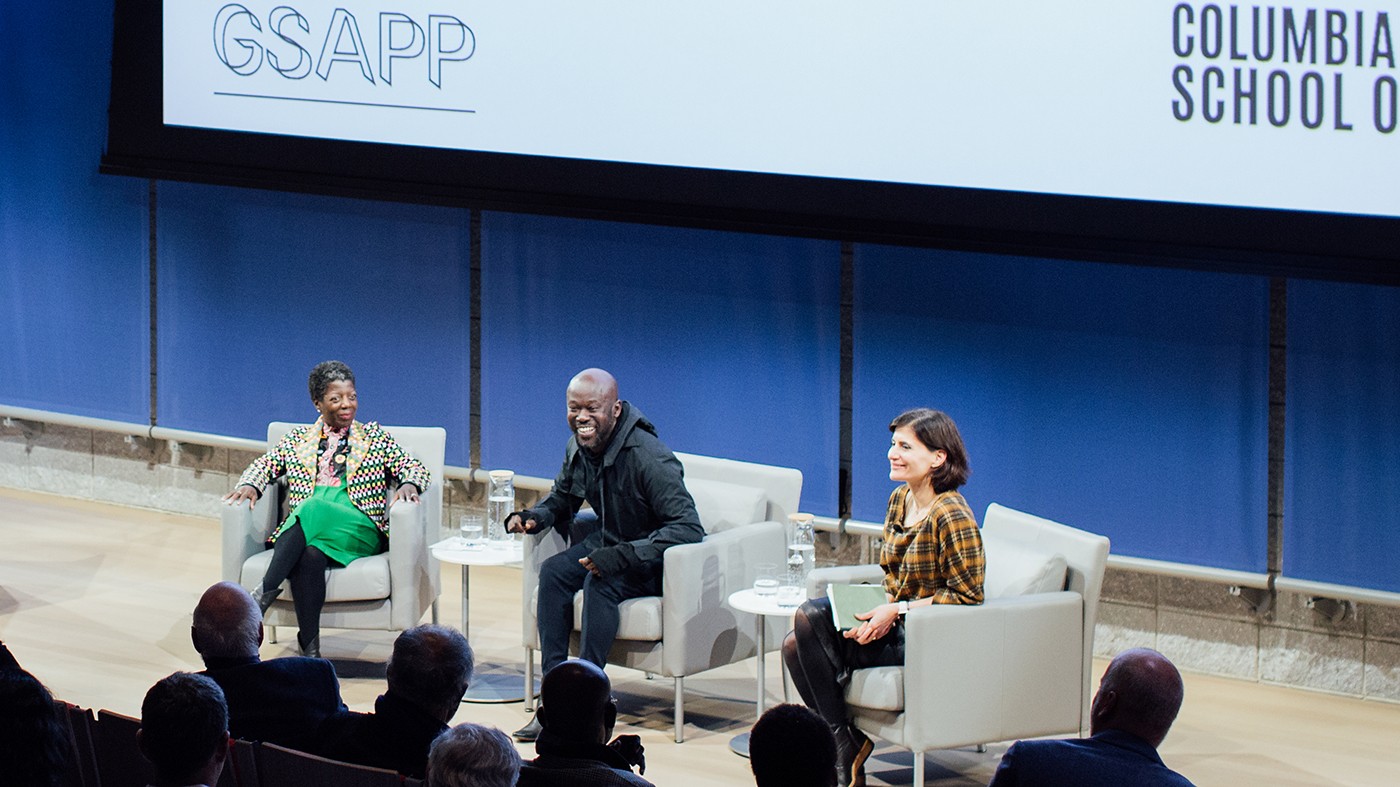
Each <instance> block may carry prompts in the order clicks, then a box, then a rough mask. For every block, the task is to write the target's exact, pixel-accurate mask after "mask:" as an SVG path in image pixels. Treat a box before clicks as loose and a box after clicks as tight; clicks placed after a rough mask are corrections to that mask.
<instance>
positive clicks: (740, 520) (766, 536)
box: [521, 453, 802, 743]
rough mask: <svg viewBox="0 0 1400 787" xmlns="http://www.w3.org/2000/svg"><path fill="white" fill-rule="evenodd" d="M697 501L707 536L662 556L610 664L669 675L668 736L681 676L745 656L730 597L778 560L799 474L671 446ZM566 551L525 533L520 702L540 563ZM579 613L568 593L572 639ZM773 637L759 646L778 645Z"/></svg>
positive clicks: (747, 632) (746, 618)
mask: <svg viewBox="0 0 1400 787" xmlns="http://www.w3.org/2000/svg"><path fill="white" fill-rule="evenodd" d="M676 458H678V459H680V461H681V465H682V466H683V467H684V468H685V485H686V488H687V489H688V490H689V491H690V494H691V496H692V497H693V498H694V499H695V507H696V509H697V511H698V513H699V514H700V524H701V525H702V526H703V527H704V528H705V533H706V536H705V539H704V540H703V541H701V542H700V543H697V544H684V545H681V546H675V547H671V548H670V549H667V550H666V552H665V553H664V554H663V555H662V560H663V570H662V580H661V582H662V591H661V592H662V595H660V596H646V597H643V598H636V599H630V600H628V601H625V602H623V603H622V604H621V606H620V607H619V612H620V613H621V616H622V620H621V625H620V626H619V628H618V633H617V639H616V641H615V642H614V643H613V647H612V651H611V652H610V653H609V654H608V663H610V664H617V665H619V666H623V667H630V668H632V669H638V670H642V671H645V672H648V673H651V674H654V675H661V676H664V677H668V678H673V679H674V680H675V703H676V705H675V708H676V711H675V739H676V742H677V743H680V742H682V741H683V740H684V739H685V694H684V682H685V678H686V676H688V675H694V674H696V673H698V672H703V671H705V670H708V669H713V668H715V667H721V666H724V665H725V664H732V663H734V662H736V661H740V660H742V659H746V658H748V657H750V656H753V655H754V654H755V653H756V652H757V650H756V647H755V643H754V641H753V640H754V638H753V631H754V628H755V626H754V620H753V616H752V615H751V614H749V613H746V612H738V611H735V610H734V609H731V608H730V607H729V605H728V603H727V599H728V598H729V594H730V593H733V592H734V591H736V590H740V589H742V588H745V587H748V586H749V585H750V584H751V583H752V582H753V577H752V573H753V567H754V566H755V565H757V564H758V563H779V564H780V563H782V562H783V560H784V558H785V556H786V550H787V536H786V522H787V516H788V514H791V513H795V512H796V511H797V505H798V499H799V497H800V496H801V493H802V472H801V471H799V470H795V469H792V468H786V467H773V466H769V465H759V464H753V463H750V462H738V461H734V460H731V459H717V458H714V457H707V456H696V455H693V454H682V453H677V454H676ZM565 548H566V545H565V543H564V539H563V537H562V536H561V535H560V534H559V533H557V532H555V531H554V530H552V529H551V530H550V531H548V532H546V533H542V534H539V535H534V536H526V537H525V552H524V571H523V576H522V583H523V584H522V596H521V598H522V603H521V612H522V617H523V619H522V626H521V632H522V634H523V639H524V645H525V693H526V707H531V706H532V705H533V702H534V697H533V694H534V685H535V679H534V673H535V651H536V650H537V649H538V648H539V634H538V629H537V627H536V622H535V612H536V603H535V599H536V595H537V591H538V588H539V569H540V564H541V563H543V562H544V561H545V560H546V559H548V558H549V557H552V556H553V555H555V554H558V553H559V552H561V551H563V550H564V549H565ZM582 619H583V598H582V593H580V594H578V595H577V596H575V599H574V632H575V633H574V641H573V643H572V648H573V649H574V650H575V652H577V648H578V629H579V627H580V624H581V622H582ZM777 643H778V637H777V636H773V637H771V638H770V641H769V642H767V643H765V644H764V650H772V649H773V648H775V647H777Z"/></svg>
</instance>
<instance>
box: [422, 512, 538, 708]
mask: <svg viewBox="0 0 1400 787" xmlns="http://www.w3.org/2000/svg"><path fill="white" fill-rule="evenodd" d="M429 548H430V549H431V550H432V553H433V557H435V558H437V559H438V560H441V561H442V562H444V563H455V564H457V565H459V566H461V567H462V634H463V636H466V637H467V641H468V642H470V641H471V634H470V632H469V631H468V628H469V626H470V625H471V568H472V566H506V565H512V564H513V565H516V566H518V565H520V561H521V559H522V549H523V547H522V546H521V544H520V542H518V541H517V542H510V541H487V542H486V545H485V546H482V547H478V548H475V549H469V548H467V547H466V546H464V544H463V542H462V540H461V539H460V538H456V537H453V538H449V539H446V540H444V541H439V542H438V543H436V544H433V545H432V546H431V547H429ZM481 666H482V665H478V669H477V671H476V672H475V674H473V675H472V680H471V685H470V686H469V687H468V688H467V694H466V696H464V697H462V702H520V701H521V700H523V699H525V691H524V688H523V686H524V684H523V683H522V681H523V680H524V678H523V677H522V676H521V674H520V673H519V672H516V673H515V674H513V675H512V674H508V673H488V672H485V671H483V670H481V669H480V667H481Z"/></svg>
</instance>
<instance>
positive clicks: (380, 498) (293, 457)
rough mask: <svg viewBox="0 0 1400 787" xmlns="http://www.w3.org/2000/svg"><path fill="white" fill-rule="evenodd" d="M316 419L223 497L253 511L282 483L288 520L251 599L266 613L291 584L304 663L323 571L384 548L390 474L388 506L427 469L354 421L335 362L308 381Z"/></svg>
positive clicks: (316, 639)
mask: <svg viewBox="0 0 1400 787" xmlns="http://www.w3.org/2000/svg"><path fill="white" fill-rule="evenodd" d="M307 387H308V388H309V389H310V393H311V402H312V404H314V405H316V411H317V412H318V413H320V416H321V417H320V418H317V419H316V423H314V424H311V425H310V426H299V427H297V428H296V429H293V430H292V431H290V432H288V433H287V436H286V437H283V438H282V440H281V441H280V442H278V443H277V445H276V446H275V447H274V448H273V449H272V450H271V451H268V452H267V453H266V454H263V455H262V456H260V457H258V458H257V459H254V460H253V463H252V464H250V465H248V469H247V470H245V471H243V476H242V477H241V478H239V479H238V486H237V487H236V488H235V489H234V490H233V491H232V492H229V493H228V495H226V496H225V497H224V500H225V501H226V502H228V503H230V504H232V505H238V504H239V503H241V502H242V501H244V500H247V501H248V504H249V505H252V504H253V503H254V502H255V501H256V500H257V499H258V497H259V495H261V494H262V489H263V487H264V486H266V485H267V483H268V482H270V481H271V480H272V479H274V478H278V477H280V476H283V475H285V476H286V478H287V508H288V509H289V510H290V512H291V513H289V514H288V515H287V520H286V521H285V522H283V523H282V524H281V525H280V526H279V527H278V528H277V530H276V531H275V532H273V534H272V537H271V539H269V540H270V541H271V542H272V549H273V552H272V560H271V561H270V562H269V563H268V566H267V574H266V575H265V576H264V577H263V580H262V584H261V585H260V586H259V588H258V590H257V592H256V593H255V595H256V596H257V598H258V606H259V607H260V608H261V609H262V611H263V612H267V609H268V607H270V606H272V602H273V601H274V600H275V599H276V598H277V596H278V595H280V594H281V593H282V583H283V582H284V581H286V580H288V579H290V580H291V584H292V605H293V606H294V607H295V608H296V613H297V644H298V645H300V646H301V653H302V655H303V656H313V657H318V658H319V657H320V655H321V642H320V631H321V607H322V606H323V605H324V604H325V600H326V574H325V571H326V569H327V568H329V567H331V566H345V565H348V564H349V563H350V561H352V560H355V559H356V558H361V557H366V556H368V555H375V554H378V553H380V552H383V551H384V550H385V548H386V547H387V546H388V537H389V517H388V515H387V510H386V506H385V496H386V495H385V493H386V491H387V490H388V484H389V479H390V477H392V478H394V479H397V480H398V481H399V486H398V489H397V490H396V491H395V492H394V495H393V499H392V500H391V501H389V502H390V503H391V504H392V503H394V502H398V501H399V500H410V501H416V500H417V499H418V494H419V492H421V491H422V490H423V489H426V488H427V485H428V481H429V477H428V470H427V468H425V467H424V466H423V463H422V462H419V461H418V460H417V459H415V458H414V457H413V455H412V454H410V453H408V452H407V451H405V450H403V448H402V447H400V446H399V444H398V443H397V442H396V441H395V440H394V438H393V436H392V435H390V434H389V433H388V432H387V431H385V429H384V428H383V427H381V426H380V425H379V424H377V423H374V422H373V421H371V422H370V423H360V422H359V421H356V420H355V413H356V412H357V411H358V410H359V405H360V402H359V397H358V396H356V394H355V373H354V372H352V371H350V367H348V366H346V365H345V364H343V363H341V362H340V361H323V362H321V363H319V364H316V368H314V369H312V370H311V377H310V379H309V380H308V381H307Z"/></svg>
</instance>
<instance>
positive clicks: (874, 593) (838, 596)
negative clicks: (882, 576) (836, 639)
mask: <svg viewBox="0 0 1400 787" xmlns="http://www.w3.org/2000/svg"><path fill="white" fill-rule="evenodd" d="M826 597H827V598H829V599H831V617H832V619H834V620H835V622H836V630H837V631H845V630H847V629H853V628H855V627H856V626H859V625H860V624H861V623H864V622H865V621H863V620H857V619H856V615H857V614H863V613H866V612H869V611H870V610H872V609H874V608H876V607H878V606H880V605H881V604H885V603H888V602H886V601H885V586H884V585H827V586H826Z"/></svg>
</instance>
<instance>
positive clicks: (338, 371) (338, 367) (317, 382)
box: [306, 361, 355, 402]
mask: <svg viewBox="0 0 1400 787" xmlns="http://www.w3.org/2000/svg"><path fill="white" fill-rule="evenodd" d="M340 380H344V381H345V382H347V383H350V384H351V385H354V384H355V373H354V372H352V371H350V367H349V366H346V365H345V364H343V363H341V362H340V361H321V362H320V363H318V364H316V367H315V368H313V369H312V370H311V378H310V379H309V380H307V381H306V387H307V388H309V389H311V401H313V402H319V401H321V397H322V396H325V395H326V389H327V388H329V387H331V383H333V382H337V381H340Z"/></svg>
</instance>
